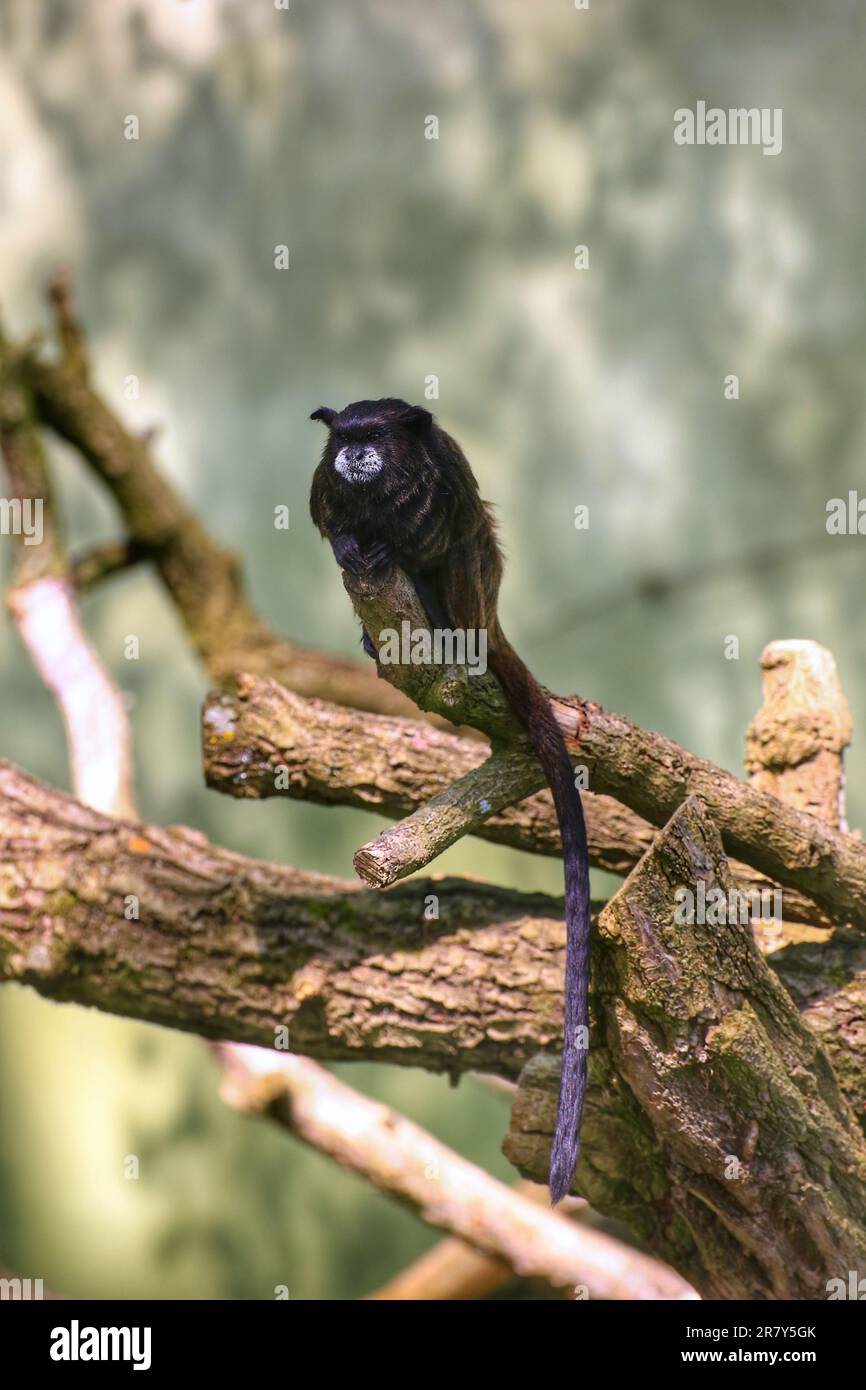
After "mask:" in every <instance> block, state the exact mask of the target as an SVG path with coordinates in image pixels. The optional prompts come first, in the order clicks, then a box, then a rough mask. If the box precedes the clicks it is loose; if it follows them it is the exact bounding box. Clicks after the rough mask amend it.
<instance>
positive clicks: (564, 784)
mask: <svg viewBox="0 0 866 1390" xmlns="http://www.w3.org/2000/svg"><path fill="white" fill-rule="evenodd" d="M311 419H313V420H322V421H324V423H325V424H326V425H327V426H328V431H329V433H328V442H327V444H326V445H325V450H324V453H323V455H322V461H321V463H320V464H319V466H318V468H317V469H316V472H315V474H314V476H313V485H312V491H311V493H310V512H311V514H312V518H313V521H314V522H315V524H316V526H317V527H318V529H319V530H320V531H321V533H322V535H323V536H324V537H325V538H326V539H327V540H329V541H330V543H331V546H332V548H333V551H334V555H335V557H336V560H337V563H338V564H339V565H340V566H341V568H342V569H345V570H348V571H349V572H350V573H352V574H358V575H365V574H366V575H370V574H375V572H376V571H377V570H382V569H384V568H387V567H388V566H390V565H392V564H396V565H399V566H400V568H401V569H402V570H405V572H406V574H407V575H409V577H410V578H411V579H412V581H413V583H414V585H415V588H416V590H417V592H418V596H419V598H420V599H421V602H422V603H423V605H424V607H425V609H426V611H427V614H428V617H429V619H430V623H431V626H432V627H438V628H445V629H447V628H450V629H455V628H460V629H463V630H469V629H475V630H476V631H480V630H482V629H483V630H486V632H487V653H488V656H487V659H488V664H489V665H490V667H491V669H492V670H493V671H494V672H495V674H496V675H497V676H498V677H499V680H500V681H501V683H502V685H503V687H504V688H505V692H506V695H507V696H508V702H509V704H510V706H511V708H512V709H513V711H514V713H515V715H516V716H517V718H518V719H519V720H520V722H521V724H522V725H523V726H524V728H525V729H526V731H527V734H528V736H529V740H530V742H531V744H532V747H533V749H534V751H535V753H536V755H537V757H538V760H539V762H540V763H541V765H542V767H543V768H544V772H545V774H546V776H547V780H548V782H549V783H550V788H551V791H552V793H553V800H554V803H555V805H556V812H557V816H558V818H559V826H560V831H561V834H562V847H563V854H564V858H565V917H566V925H567V947H566V964H565V1027H564V1037H563V1056H562V1079H561V1082H560V1088H559V1105H558V1109H557V1117H556V1131H555V1133H554V1138H553V1148H552V1150H551V1155H550V1191H551V1196H552V1198H553V1201H554V1202H558V1201H559V1200H560V1198H561V1197H564V1196H565V1194H566V1192H568V1190H569V1188H570V1187H571V1181H572V1177H573V1175H574V1166H575V1163H576V1162H577V1157H578V1153H579V1151H580V1121H581V1115H582V1112H583V1100H584V1092H585V1090H586V1073H587V1046H586V1039H587V1037H588V1027H589V1017H588V1001H587V992H588V986H589V934H590V905H589V861H588V858H587V848H586V829H585V826H584V820H583V809H582V806H581V802H580V793H579V792H578V790H577V786H576V783H575V778H574V772H573V769H572V766H571V759H570V758H569V756H568V752H567V749H566V746H565V741H564V739H563V735H562V732H561V730H560V728H559V725H558V724H557V722H556V720H555V718H554V716H553V712H552V710H551V708H550V704H549V703H548V700H547V697H546V696H545V694H544V692H543V691H542V689H541V687H540V686H539V685H538V682H537V681H536V680H535V678H534V676H532V675H531V673H530V672H529V671H528V670H527V668H526V667H525V666H524V664H523V662H522V661H521V660H520V657H519V656H518V655H517V653H516V652H515V650H514V648H513V647H511V646H510V645H509V643H508V641H507V640H506V638H505V636H504V634H503V632H502V629H501V627H500V626H499V618H498V616H497V602H498V598H499V584H500V581H501V579H502V556H501V553H500V550H499V545H498V543H497V540H496V532H495V527H494V522H493V518H492V516H491V515H490V511H489V509H488V507H487V504H486V503H485V502H483V501H482V500H481V498H480V497H479V495H478V484H477V483H476V481H475V478H474V476H473V473H472V469H471V468H470V466H469V463H468V461H467V459H466V458H465V456H464V454H463V452H462V451H461V449H460V447H459V445H458V444H457V443H456V442H455V441H454V440H453V439H452V438H451V437H450V436H449V435H447V434H446V433H445V431H444V430H442V429H440V428H439V426H438V425H437V424H436V423H435V421H434V419H433V416H432V415H431V414H430V412H429V411H428V410H424V409H423V408H422V407H421V406H413V405H407V403H406V402H405V401H400V400H394V399H386V400H381V401H356V402H355V403H354V405H347V406H346V408H345V410H341V411H340V412H339V413H338V412H337V411H335V410H330V409H329V408H328V407H326V406H323V407H322V408H321V409H320V410H316V411H315V412H314V413H313V415H312V416H311ZM364 646H365V650H367V651H368V652H369V653H370V654H371V655H373V656H375V655H376V651H375V648H374V647H373V644H372V642H371V641H370V637H369V635H368V634H367V633H365V634H364Z"/></svg>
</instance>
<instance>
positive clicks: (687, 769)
mask: <svg viewBox="0 0 866 1390" xmlns="http://www.w3.org/2000/svg"><path fill="white" fill-rule="evenodd" d="M344 582H345V584H346V587H347V589H348V591H349V593H350V596H351V597H352V602H353V604H354V606H355V609H356V612H357V613H358V616H359V617H360V618H361V620H362V622H363V623H364V626H365V627H366V629H367V631H368V632H370V633H373V634H381V633H382V632H383V631H384V630H396V631H397V632H399V631H401V625H402V624H403V623H404V622H406V623H408V624H409V628H410V630H412V629H419V628H420V629H425V628H427V619H426V616H425V614H424V612H423V610H422V608H421V606H420V603H419V601H418V597H417V595H416V593H415V590H414V588H413V586H412V585H411V584H410V582H409V580H408V579H407V578H406V576H405V575H404V574H402V572H401V571H399V570H394V571H392V572H391V573H390V574H388V575H386V576H385V577H384V578H381V579H377V580H358V579H353V578H351V577H350V576H344ZM374 641H375V637H374ZM379 671H380V674H381V675H382V676H384V678H385V679H386V680H388V681H389V682H390V683H391V684H393V685H395V686H396V687H397V688H398V689H400V690H402V691H403V692H404V693H405V694H408V695H409V696H410V697H411V698H412V699H413V700H414V701H415V703H416V704H418V706H419V707H420V708H421V709H425V710H428V711H431V712H434V713H437V714H440V715H444V716H445V717H446V718H449V719H451V720H452V721H453V722H454V723H459V724H468V725H472V726H473V727H475V728H478V729H481V730H482V731H483V732H484V733H486V734H487V735H488V736H489V737H490V738H491V739H492V741H493V744H494V747H495V748H496V749H497V751H498V752H502V751H503V750H504V749H507V750H509V751H510V752H511V753H512V761H511V763H510V764H509V763H508V762H507V760H505V761H501V762H500V765H499V780H500V786H499V792H498V798H497V799H498V804H499V805H500V806H501V805H504V804H506V802H507V801H509V800H510V801H519V800H522V799H523V797H525V796H526V795H527V794H528V793H529V791H530V790H532V789H533V788H534V790H538V789H539V787H540V786H541V785H542V783H543V776H542V773H541V769H540V767H537V768H536V776H535V779H534V782H533V783H532V784H531V785H527V772H526V757H527V753H528V749H527V744H526V739H525V736H524V735H523V731H522V730H521V729H520V727H519V725H517V723H516V721H515V720H514V718H513V716H512V715H511V712H510V710H509V709H508V706H507V704H506V701H505V697H504V694H503V691H502V689H501V687H500V685H499V683H498V682H497V681H496V679H495V678H494V677H493V676H492V674H487V675H483V676H478V675H476V676H472V675H469V674H468V673H467V671H466V669H465V668H458V667H446V668H443V667H436V666H424V665H413V664H406V665H398V664H394V665H390V664H389V665H380V666H379ZM553 708H554V713H555V714H556V717H557V719H558V721H559V724H560V727H561V728H562V730H563V732H564V734H565V736H566V739H567V740H568V742H569V745H570V747H571V749H572V752H573V755H574V757H575V759H576V760H577V761H578V762H579V763H580V764H582V765H583V766H585V767H586V769H587V772H588V776H589V784H590V785H591V787H592V789H593V790H594V791H595V792H600V793H603V794H606V795H608V796H613V797H615V798H616V800H618V801H621V802H622V803H623V804H624V805H626V806H628V807H630V808H631V810H633V811H635V812H637V814H638V815H640V816H643V817H644V818H645V819H646V820H648V821H650V822H651V823H652V824H653V825H663V824H664V823H665V822H666V820H667V819H668V818H669V817H670V816H671V815H673V813H674V811H675V810H676V809H677V807H678V806H680V805H681V804H682V803H683V801H684V800H685V799H686V798H687V797H689V796H699V797H701V799H702V800H703V801H704V803H705V804H706V806H707V807H708V809H709V810H710V812H711V814H712V816H713V819H714V821H715V822H716V824H717V825H718V827H719V830H720V831H721V834H722V838H723V840H724V844H725V848H726V850H727V852H728V853H729V854H731V855H734V856H735V857H736V858H737V859H740V860H742V861H743V862H745V863H746V864H748V865H750V866H751V867H752V868H753V869H756V870H758V871H759V872H760V873H762V874H765V875H766V876H767V877H768V878H770V879H772V880H773V881H774V882H776V883H780V884H782V886H783V887H784V888H793V889H795V890H797V891H799V892H801V893H804V894H806V895H807V896H808V897H810V898H811V899H812V900H813V902H815V903H816V904H817V905H818V906H819V907H820V908H821V909H822V910H823V911H824V912H825V913H826V914H827V915H828V916H829V917H830V918H832V919H833V920H836V921H847V922H850V923H851V924H852V925H854V926H856V927H857V928H858V929H860V930H866V846H864V844H863V843H862V841H860V840H859V839H857V838H856V837H855V836H853V835H846V834H844V833H841V832H839V831H834V830H831V829H830V828H828V827H827V826H826V825H824V824H822V823H821V822H820V821H818V820H816V819H815V818H814V817H813V816H810V815H807V814H805V813H804V812H802V811H798V810H795V809H794V808H793V807H790V806H786V805H785V804H784V802H781V801H778V800H777V799H776V798H775V797H773V796H770V795H769V794H767V793H765V792H762V791H759V790H757V789H756V788H754V787H752V786H750V785H749V784H748V783H746V782H741V781H740V780H739V779H738V778H736V777H734V776H732V775H731V774H730V773H728V772H724V771H723V770H722V769H721V768H718V767H715V766H714V765H713V764H712V763H710V762H707V761H706V760H705V759H703V758H698V757H695V755H694V754H692V753H689V752H688V751H687V750H686V749H685V748H682V747H680V745H679V744H677V743H675V742H674V741H673V739H669V738H666V737H665V736H664V735H662V734H656V733H650V732H648V731H647V730H644V729H640V728H638V727H637V726H636V725H634V724H631V723H629V721H628V720H627V719H623V718H622V716H621V715H617V714H611V713H609V712H608V711H606V710H603V709H602V708H601V707H600V706H599V705H595V704H591V703H589V702H587V701H582V700H580V699H578V698H577V697H576V696H571V697H568V698H564V697H562V696H555V697H553ZM473 777H475V778H477V779H478V786H479V787H481V785H482V781H483V774H482V772H481V770H478V771H477V772H475V773H471V772H470V773H469V774H468V778H469V779H471V778H473ZM509 791H510V792H511V795H509ZM470 795H471V786H467V784H466V782H464V784H463V786H462V804H463V808H464V814H463V816H462V820H461V829H460V831H459V833H461V834H467V833H474V830H475V829H476V828H477V826H479V825H481V824H482V823H483V821H484V819H485V816H486V812H485V810H484V805H483V804H482V803H483V797H484V793H483V791H481V792H480V795H479V800H478V810H477V812H476V814H475V816H474V818H473V817H470V816H469V815H468V814H467V813H466V810H465V808H466V805H467V802H468V799H469V797H470ZM415 814H416V815H417V816H418V818H419V820H420V821H421V822H422V832H423V833H422V838H423V842H424V846H425V851H424V852H425V853H426V854H427V855H428V862H429V859H432V858H433V857H434V856H435V855H436V854H438V853H441V851H442V850H443V849H445V848H446V847H447V846H448V845H449V844H452V843H453V841H454V839H455V838H456V836H455V827H454V823H453V820H452V819H450V818H448V817H445V816H443V817H442V819H441V833H439V834H437V833H436V828H435V825H434V826H431V824H430V817H429V813H428V814H426V815H425V812H424V809H423V808H422V809H421V810H420V811H419V812H416V813H415ZM411 820H412V817H410V818H409V821H410V822H411ZM418 843H419V839H418V837H415V836H413V834H412V828H411V826H410V825H409V823H408V822H407V823H404V824H403V825H401V827H400V828H399V829H395V828H393V827H392V828H391V829H390V830H386V831H385V832H384V833H383V834H382V835H381V836H379V837H377V839H376V841H375V842H374V843H373V844H372V845H369V846H365V847H364V850H363V851H362V852H360V858H359V859H356V864H358V865H359V867H361V866H363V865H364V864H366V862H367V861H368V859H369V858H370V857H372V859H373V860H374V862H375V863H376V866H377V868H376V877H375V881H376V882H377V883H379V882H380V881H381V878H382V875H381V873H380V867H381V865H382V864H383V863H388V864H389V865H390V866H391V867H390V872H391V875H392V878H397V877H400V876H401V875H402V874H403V873H408V872H410V871H411V870H414V869H417V868H419V867H421V864H420V862H419V856H418V854H417V852H416V851H417V848H418ZM400 845H408V846H409V850H408V853H407V855H406V857H405V859H402V860H401V858H400V853H399V846H400Z"/></svg>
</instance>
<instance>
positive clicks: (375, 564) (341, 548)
mask: <svg viewBox="0 0 866 1390" xmlns="http://www.w3.org/2000/svg"><path fill="white" fill-rule="evenodd" d="M331 549H332V550H333V552H334V559H335V560H336V561H337V564H338V565H339V566H340V569H341V570H346V571H347V572H348V573H349V574H353V575H355V577H356V578H357V579H365V578H370V577H371V576H372V575H376V574H382V573H383V572H384V571H385V570H387V569H390V567H391V565H393V563H394V552H393V550H392V549H391V547H390V545H389V544H388V542H387V541H376V542H374V544H373V545H371V546H368V548H367V549H366V550H362V549H361V547H360V545H359V544H358V541H357V538H356V537H355V536H350V535H342V536H335V537H334V539H333V540H332V541H331Z"/></svg>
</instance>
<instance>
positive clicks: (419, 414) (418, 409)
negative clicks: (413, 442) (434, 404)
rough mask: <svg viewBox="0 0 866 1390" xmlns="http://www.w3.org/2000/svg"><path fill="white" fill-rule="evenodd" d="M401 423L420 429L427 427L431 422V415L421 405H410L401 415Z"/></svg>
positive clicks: (410, 427) (419, 430) (413, 428)
mask: <svg viewBox="0 0 866 1390" xmlns="http://www.w3.org/2000/svg"><path fill="white" fill-rule="evenodd" d="M402 423H403V424H404V425H408V427H409V429H411V430H417V431H418V432H419V433H420V432H421V430H426V429H429V428H430V426H431V425H432V424H433V416H432V415H431V414H430V411H429V410H425V409H424V407H423V405H410V406H409V408H408V410H407V411H406V413H405V414H404V416H403V420H402Z"/></svg>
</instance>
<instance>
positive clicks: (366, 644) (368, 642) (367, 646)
mask: <svg viewBox="0 0 866 1390" xmlns="http://www.w3.org/2000/svg"><path fill="white" fill-rule="evenodd" d="M361 646H362V647H363V648H364V651H365V652H366V653H367V655H368V656H371V657H372V658H373V660H374V661H378V660H379V653H378V652H377V651H376V648H375V647H374V646H373V639H372V637H371V636H370V634H369V632H368V631H367V629H366V628H362V629H361Z"/></svg>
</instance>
